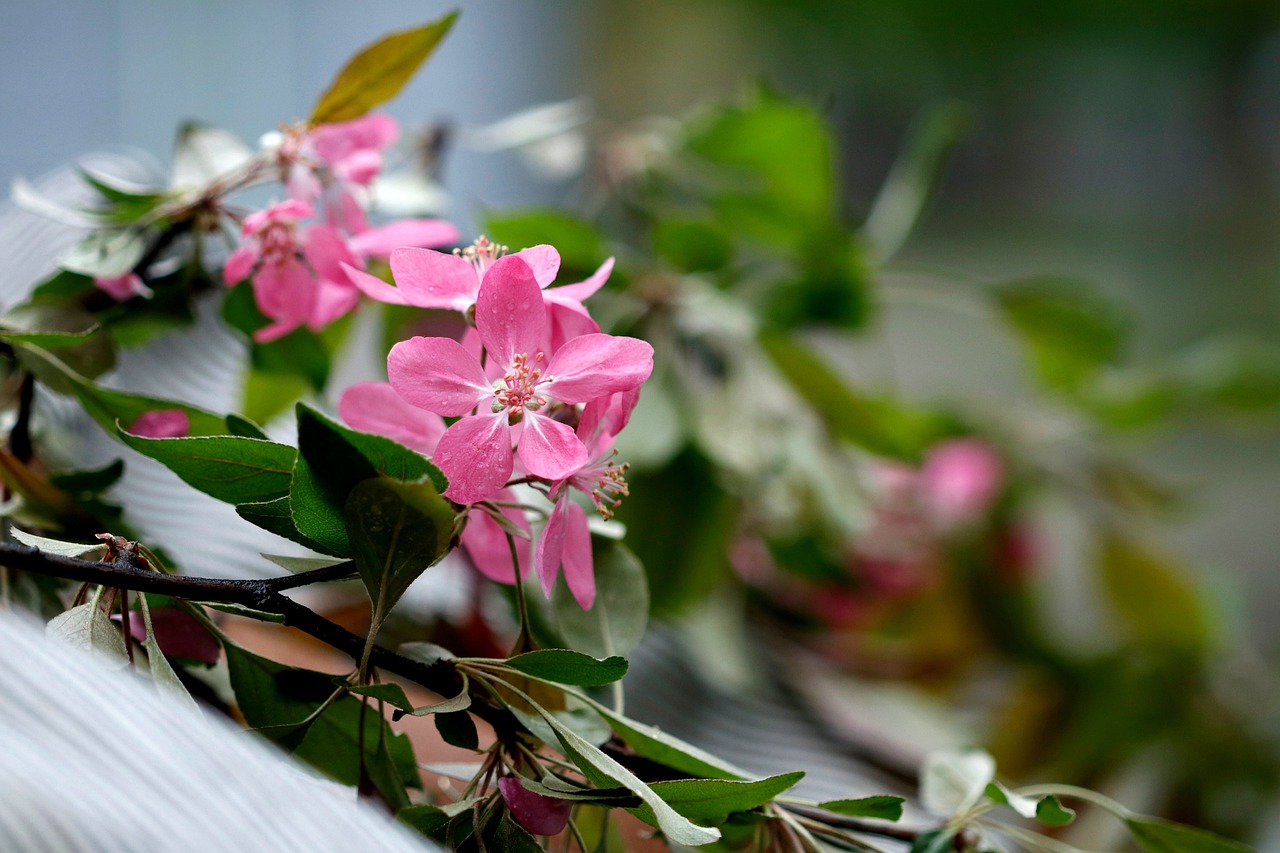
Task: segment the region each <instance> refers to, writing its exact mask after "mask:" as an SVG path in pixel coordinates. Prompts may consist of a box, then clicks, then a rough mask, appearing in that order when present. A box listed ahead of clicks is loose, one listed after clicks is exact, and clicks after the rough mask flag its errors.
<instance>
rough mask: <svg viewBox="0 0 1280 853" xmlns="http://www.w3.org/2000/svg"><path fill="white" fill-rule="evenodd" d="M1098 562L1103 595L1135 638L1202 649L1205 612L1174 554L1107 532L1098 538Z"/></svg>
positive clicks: (1207, 624)
mask: <svg viewBox="0 0 1280 853" xmlns="http://www.w3.org/2000/svg"><path fill="white" fill-rule="evenodd" d="M1097 565H1098V572H1099V575H1100V578H1101V580H1102V586H1103V590H1104V591H1105V593H1106V595H1107V600H1108V602H1109V603H1110V604H1111V606H1112V609H1113V610H1114V611H1115V613H1116V615H1117V616H1118V617H1119V618H1120V620H1121V622H1122V623H1123V625H1124V627H1125V628H1126V629H1128V632H1129V633H1130V634H1131V635H1132V636H1133V637H1134V639H1136V640H1138V641H1139V642H1142V643H1146V644H1151V645H1155V646H1161V647H1166V648H1174V649H1185V650H1186V651H1189V652H1196V651H1202V650H1204V648H1205V646H1206V644H1207V643H1208V641H1209V637H1210V633H1211V632H1210V629H1211V625H1210V621H1209V614H1208V613H1207V612H1206V611H1205V606H1204V603H1203V602H1202V601H1201V600H1200V597H1199V595H1197V592H1196V589H1195V587H1194V586H1193V585H1192V584H1191V582H1190V580H1189V579H1188V577H1187V575H1186V573H1185V571H1184V570H1183V569H1182V568H1181V567H1180V566H1178V565H1177V564H1176V562H1175V561H1174V558H1173V557H1171V556H1170V555H1168V554H1164V553H1161V552H1159V551H1157V550H1154V549H1152V548H1150V547H1148V546H1146V545H1144V544H1143V543H1140V542H1138V541H1136V540H1133V539H1129V538H1126V537H1123V536H1120V535H1118V534H1109V535H1107V536H1105V537H1104V538H1103V540H1102V542H1101V545H1100V549H1099V554H1098V563H1097Z"/></svg>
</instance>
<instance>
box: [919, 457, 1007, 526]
mask: <svg viewBox="0 0 1280 853" xmlns="http://www.w3.org/2000/svg"><path fill="white" fill-rule="evenodd" d="M1003 485H1004V464H1003V463H1002V462H1001V460H1000V456H999V455H998V454H997V453H996V451H995V449H994V448H992V447H991V445H990V444H987V443H986V442H985V441H982V440H981V439H977V438H958V439H953V440H951V441H945V442H943V443H941V444H939V445H937V446H936V447H934V448H933V449H932V450H931V451H929V455H928V456H927V457H926V458H925V461H924V467H923V468H922V469H921V471H920V500H921V504H922V505H923V507H924V509H925V511H926V512H927V513H928V514H929V516H930V517H931V518H932V519H933V520H934V522H935V523H936V524H937V525H938V526H939V527H940V528H942V529H944V530H948V529H954V528H956V527H962V526H964V525H968V524H973V523H974V522H977V521H979V520H980V519H981V518H982V517H983V516H984V515H985V514H986V513H987V511H988V510H990V509H991V505H992V504H993V503H995V499H996V498H997V497H998V496H999V494H1000V489H1001V488H1002V487H1003Z"/></svg>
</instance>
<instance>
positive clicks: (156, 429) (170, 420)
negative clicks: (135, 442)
mask: <svg viewBox="0 0 1280 853" xmlns="http://www.w3.org/2000/svg"><path fill="white" fill-rule="evenodd" d="M129 432H130V433H132V434H133V435H140V436H142V437H143V438H183V437H185V436H186V435H188V434H189V433H190V432H191V419H190V418H189V417H187V413H186V412H184V411H183V410H182V409H155V410H153V411H150V412H143V413H142V414H140V415H138V417H137V419H136V420H134V422H133V423H132V424H130V426H129Z"/></svg>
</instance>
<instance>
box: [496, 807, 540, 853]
mask: <svg viewBox="0 0 1280 853" xmlns="http://www.w3.org/2000/svg"><path fill="white" fill-rule="evenodd" d="M496 824H497V825H496V827H494V826H491V827H490V828H491V829H493V841H492V843H491V845H490V849H492V850H502V851H509V853H542V851H543V850H544V848H543V846H542V845H541V844H539V843H538V840H537V839H536V838H534V837H533V836H532V835H530V834H529V831H528V830H527V829H525V828H524V827H522V826H520V825H519V824H517V823H516V822H515V821H514V820H512V818H511V815H510V813H506V814H503V816H502V818H501V819H500V820H498V821H497V822H496Z"/></svg>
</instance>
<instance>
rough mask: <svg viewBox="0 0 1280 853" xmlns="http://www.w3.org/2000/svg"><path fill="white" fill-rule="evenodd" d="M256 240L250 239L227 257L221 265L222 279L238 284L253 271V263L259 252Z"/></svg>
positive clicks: (256, 260)
mask: <svg viewBox="0 0 1280 853" xmlns="http://www.w3.org/2000/svg"><path fill="white" fill-rule="evenodd" d="M260 251H261V250H260V249H259V247H258V241H257V240H250V241H249V242H247V243H245V244H244V245H243V246H241V247H240V248H238V249H236V250H235V251H234V252H232V253H231V254H230V255H229V256H228V257H227V262H226V263H225V264H223V266H222V280H223V281H225V282H226V283H227V284H238V283H240V282H242V281H244V280H245V279H246V278H248V277H249V273H251V272H253V265H254V264H256V263H257V262H258V256H259V254H260Z"/></svg>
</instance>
